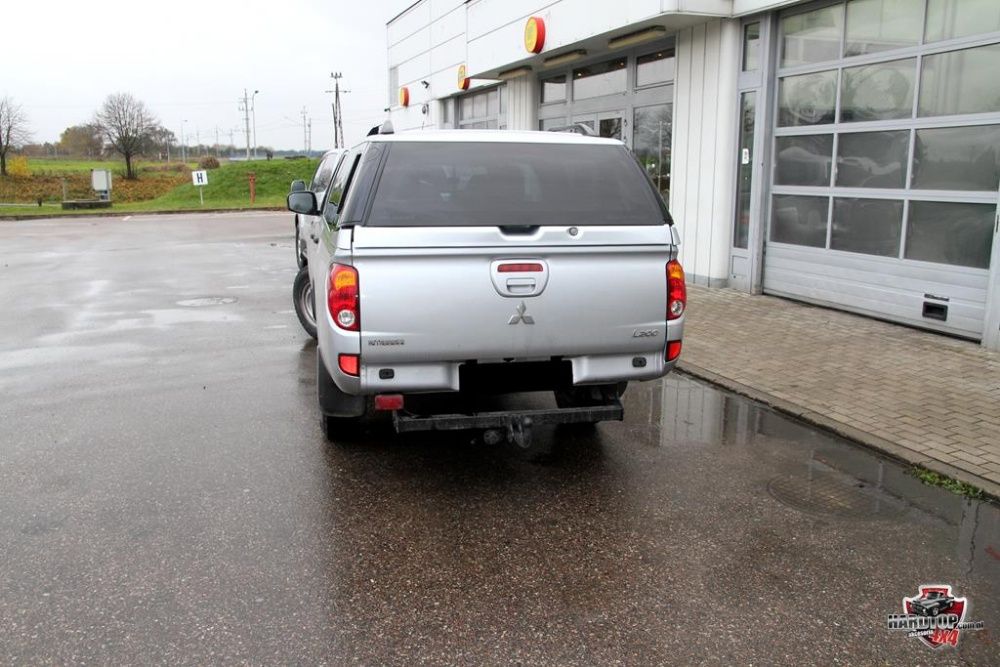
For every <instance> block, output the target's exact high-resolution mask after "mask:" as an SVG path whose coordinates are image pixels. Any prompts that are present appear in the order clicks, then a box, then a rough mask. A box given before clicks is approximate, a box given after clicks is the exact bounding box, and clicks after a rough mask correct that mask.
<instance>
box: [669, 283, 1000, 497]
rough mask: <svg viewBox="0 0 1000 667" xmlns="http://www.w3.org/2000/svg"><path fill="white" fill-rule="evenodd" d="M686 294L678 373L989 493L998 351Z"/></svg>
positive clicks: (879, 325)
mask: <svg viewBox="0 0 1000 667" xmlns="http://www.w3.org/2000/svg"><path fill="white" fill-rule="evenodd" d="M688 295H689V296H688V302H689V305H688V312H687V317H686V325H685V332H684V353H683V355H682V356H681V368H682V370H686V371H688V372H689V373H691V374H693V375H696V376H697V375H701V376H702V377H706V378H708V379H713V380H716V381H719V382H721V383H722V384H727V385H729V386H730V388H733V389H736V390H737V391H740V390H742V389H747V390H749V393H751V394H754V395H757V397H759V398H762V399H763V400H765V401H767V402H770V403H772V404H774V405H776V406H777V407H779V408H783V409H789V410H791V411H793V412H796V413H797V414H801V416H802V417H803V418H805V419H807V420H810V421H814V422H816V423H820V424H821V425H824V426H829V427H831V428H833V429H834V430H837V431H839V432H841V433H844V434H845V435H849V436H851V437H853V438H854V439H857V440H860V441H862V442H864V443H866V444H868V445H870V446H873V447H876V448H879V449H883V450H885V451H887V452H889V453H890V454H893V455H895V456H897V457H901V458H904V459H905V460H907V461H909V462H911V463H921V464H923V465H926V466H927V467H929V468H932V469H935V470H938V471H939V472H945V473H946V474H950V475H951V476H953V477H957V478H959V479H962V480H964V481H968V482H971V483H973V484H976V485H977V486H980V487H981V488H983V489H984V490H986V491H987V492H990V493H992V494H993V495H997V491H998V490H1000V353H996V352H988V351H986V350H984V349H983V348H982V347H980V346H979V345H978V344H977V343H972V342H968V341H962V340H957V339H954V338H949V337H947V336H942V335H938V334H933V333H928V332H924V331H918V330H915V329H910V328H908V327H903V326H899V325H895V324H889V323H887V322H880V321H878V320H873V319H870V318H866V317H861V316H858V315H852V314H849V313H843V312H839V311H835V310H830V309H827V308H820V307H815V306H810V305H806V304H801V303H796V302H794V301H789V300H786V299H779V298H776V297H769V296H751V295H749V294H744V293H742V292H736V291H734V290H729V289H707V288H704V287H697V286H693V285H689V286H688ZM705 371H707V372H705ZM716 376H717V377H716Z"/></svg>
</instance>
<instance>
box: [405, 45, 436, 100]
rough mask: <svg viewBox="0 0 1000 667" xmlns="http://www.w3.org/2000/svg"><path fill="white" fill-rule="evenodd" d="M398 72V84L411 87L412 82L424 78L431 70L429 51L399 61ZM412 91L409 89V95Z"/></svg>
mask: <svg viewBox="0 0 1000 667" xmlns="http://www.w3.org/2000/svg"><path fill="white" fill-rule="evenodd" d="M398 72H399V85H400V86H411V87H412V85H413V83H414V82H418V81H420V80H421V79H426V78H427V75H428V74H430V72H431V54H430V52H427V53H421V54H420V55H419V56H417V57H416V58H410V59H409V60H407V61H406V62H402V63H399V68H398ZM413 92H414V91H413V90H410V94H411V95H412V94H413Z"/></svg>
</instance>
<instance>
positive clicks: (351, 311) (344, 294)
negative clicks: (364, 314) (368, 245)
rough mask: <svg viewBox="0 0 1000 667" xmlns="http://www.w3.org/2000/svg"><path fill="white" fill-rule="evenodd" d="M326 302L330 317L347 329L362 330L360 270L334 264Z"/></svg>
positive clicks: (331, 268)
mask: <svg viewBox="0 0 1000 667" xmlns="http://www.w3.org/2000/svg"><path fill="white" fill-rule="evenodd" d="M326 304H327V307H328V308H329V310H330V317H332V318H333V321H334V322H336V323H337V326H338V327H340V328H341V329H344V330H346V331H360V330H361V297H360V293H359V291H358V271H357V269H355V268H354V267H353V266H346V265H344V264H334V265H333V266H331V267H330V285H329V289H328V290H327V295H326Z"/></svg>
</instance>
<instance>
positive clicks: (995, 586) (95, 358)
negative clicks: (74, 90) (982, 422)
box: [0, 213, 1000, 665]
mask: <svg viewBox="0 0 1000 667" xmlns="http://www.w3.org/2000/svg"><path fill="white" fill-rule="evenodd" d="M291 231H292V228H291V217H290V215H289V214H270V213H268V214H261V213H256V214H245V215H233V214H225V215H200V216H199V215H181V216H136V217H132V218H129V219H122V218H107V219H76V220H58V221H27V222H0V663H4V664H49V663H62V664H84V663H89V664H109V663H113V664H126V663H129V664H139V663H169V664H201V665H204V664H212V663H253V664H279V663H302V664H320V663H327V664H338V665H339V664H405V665H410V664H418V663H427V664H431V663H433V664H456V663H463V664H553V665H568V664H580V665H598V664H601V665H603V664H629V665H651V664H709V665H714V664H759V665H766V664H825V665H831V664H842V663H843V664H905V665H918V664H931V663H933V664H982V665H986V664H991V663H992V664H997V658H998V656H1000V595H998V594H1000V511H998V509H997V507H996V506H994V505H990V504H986V503H983V502H978V501H971V500H967V499H964V498H962V497H960V496H957V495H954V494H951V493H949V492H947V491H943V490H941V489H937V488H931V487H927V486H923V485H921V484H920V483H919V482H917V481H916V480H915V479H914V478H912V477H910V476H908V475H907V474H905V471H904V470H903V469H902V468H901V467H899V466H898V465H896V464H894V463H892V462H889V461H886V460H884V459H881V458H879V457H877V456H874V455H872V454H871V453H869V452H866V451H864V450H862V449H860V448H858V447H856V446H854V445H851V444H848V443H845V442H843V441H842V440H839V439H837V438H834V437H831V436H829V435H826V434H824V433H822V432H818V431H816V430H814V429H811V428H809V427H807V426H805V425H803V424H799V423H796V422H793V421H791V420H789V419H787V418H785V417H783V416H781V415H778V414H776V413H774V412H772V411H770V410H768V409H765V408H762V407H759V406H757V405H755V404H753V403H752V402H749V401H747V400H745V399H742V398H740V397H737V396H733V395H730V394H726V393H723V392H720V391H718V390H716V389H714V388H712V387H710V386H708V385H705V384H702V383H700V382H696V381H694V380H691V379H689V378H687V377H684V376H681V375H674V376H671V377H669V378H667V379H666V380H665V381H663V382H655V383H645V384H640V385H633V386H632V387H630V388H629V391H628V393H627V394H626V396H625V407H626V420H625V422H623V423H606V424H602V425H600V426H599V427H598V428H597V429H596V430H595V431H593V432H587V431H586V430H583V431H581V430H579V429H576V430H573V429H560V428H550V429H538V432H536V437H538V438H551V439H553V440H554V442H555V449H554V452H553V455H552V456H551V457H550V458H548V459H547V460H545V461H543V462H541V463H531V462H527V461H524V460H522V459H521V458H520V457H518V456H516V453H515V452H512V451H510V450H508V449H506V448H504V447H500V446H493V447H490V446H486V445H484V444H481V443H479V442H476V441H475V439H474V438H473V437H472V436H471V435H469V434H449V435H444V436H438V435H435V436H407V437H398V436H395V435H393V434H392V432H391V429H390V428H389V426H388V425H387V424H386V423H385V422H384V421H383V422H376V423H375V424H373V425H372V426H371V427H370V428H369V429H368V430H367V431H366V432H365V434H364V436H363V437H362V438H361V439H360V440H353V441H350V442H345V443H342V444H340V445H331V444H328V443H326V442H325V441H324V438H323V436H322V433H321V431H320V428H319V423H318V418H317V408H316V398H315V391H316V386H315V363H316V358H315V355H316V351H315V347H314V345H313V343H312V341H311V340H310V339H309V338H308V337H307V336H306V335H305V334H304V333H303V332H302V331H301V330H300V329H299V326H298V323H297V321H296V319H295V315H294V313H293V311H292V309H291V293H290V292H291V284H292V278H293V277H294V275H295V267H294V259H293V250H292V241H291ZM691 307H693V308H697V303H694V304H692V306H691ZM532 400H535V399H532ZM537 400H539V401H542V402H544V400H547V399H544V398H539V399H537ZM923 583H947V584H951V585H952V586H954V590H955V593H956V594H957V595H960V596H966V597H967V598H968V600H969V607H970V609H969V612H968V613H967V617H966V620H981V621H983V622H984V623H985V626H986V627H985V629H984V630H981V631H978V632H972V631H965V632H963V634H962V636H961V639H960V642H959V646H958V648H957V649H951V648H947V649H941V650H939V651H931V650H930V649H928V648H925V647H924V646H923V645H922V644H920V642H919V641H918V640H916V639H914V638H907V637H905V636H904V633H900V632H890V631H889V630H887V629H886V616H887V614H890V613H899V612H900V611H901V600H902V597H903V596H912V595H915V594H916V592H917V587H918V585H920V584H923Z"/></svg>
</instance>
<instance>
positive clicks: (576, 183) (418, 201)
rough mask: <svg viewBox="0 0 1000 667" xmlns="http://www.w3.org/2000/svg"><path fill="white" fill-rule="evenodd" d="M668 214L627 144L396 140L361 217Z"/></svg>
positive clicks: (546, 218)
mask: <svg viewBox="0 0 1000 667" xmlns="http://www.w3.org/2000/svg"><path fill="white" fill-rule="evenodd" d="M665 217H666V213H665V208H664V207H663V205H662V202H660V201H659V200H658V195H657V194H656V193H655V192H654V191H653V189H652V187H651V186H650V185H649V183H648V181H647V180H646V177H645V175H644V174H643V172H642V169H641V168H640V167H639V165H638V164H637V163H636V162H635V160H634V159H632V156H631V155H630V154H629V153H628V150H627V149H626V148H625V147H624V146H612V145H581V144H531V143H496V142H461V143H459V142H414V143H403V142H400V143H395V144H392V145H391V148H390V149H389V155H388V158H387V162H386V165H385V169H384V171H383V172H382V176H381V178H380V179H379V184H378V189H377V191H376V194H375V201H374V204H373V205H372V210H371V213H370V215H369V216H368V220H367V222H366V224H367V225H370V226H375V227H441V226H479V225H481V226H500V225H577V226H583V225H662V224H664V219H665Z"/></svg>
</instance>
